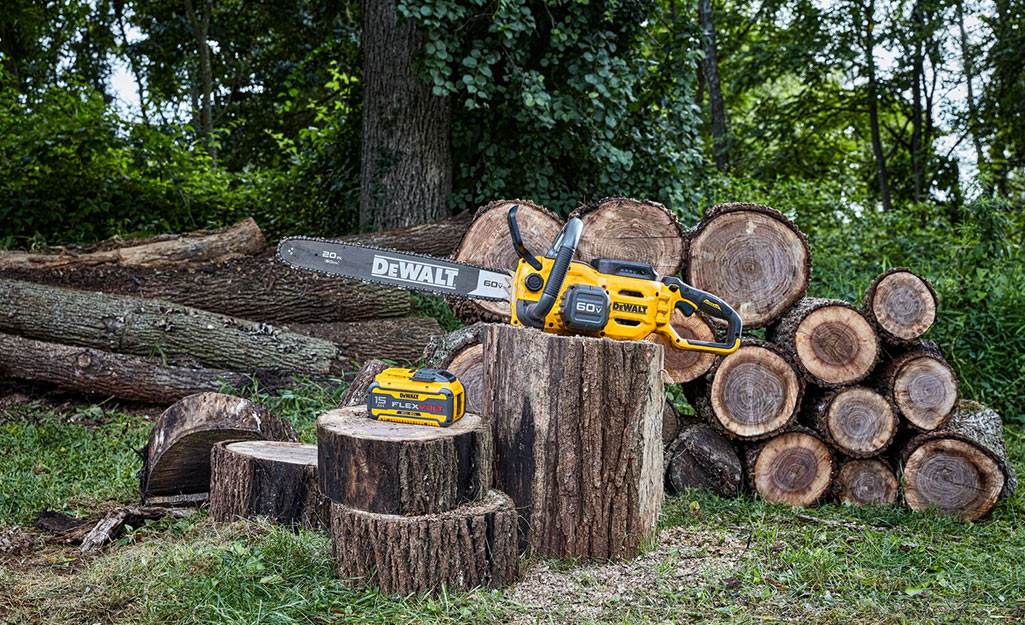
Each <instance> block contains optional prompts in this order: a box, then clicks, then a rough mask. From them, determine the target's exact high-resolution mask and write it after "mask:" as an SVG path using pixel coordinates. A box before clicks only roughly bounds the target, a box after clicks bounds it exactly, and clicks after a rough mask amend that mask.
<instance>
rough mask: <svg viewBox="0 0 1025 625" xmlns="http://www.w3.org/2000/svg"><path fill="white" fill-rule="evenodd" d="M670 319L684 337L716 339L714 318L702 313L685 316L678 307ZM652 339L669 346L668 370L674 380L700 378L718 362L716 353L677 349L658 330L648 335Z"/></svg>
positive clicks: (678, 381)
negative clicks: (713, 324)
mask: <svg viewBox="0 0 1025 625" xmlns="http://www.w3.org/2000/svg"><path fill="white" fill-rule="evenodd" d="M669 323H670V324H672V326H673V328H674V329H675V330H676V333H677V334H679V335H680V336H681V337H682V338H685V339H696V340H699V341H715V330H714V329H713V327H712V324H711V322H710V321H709V320H708V318H707V317H705V316H704V315H702V314H700V313H694V314H693V315H691V316H689V317H685V316H684V314H683V313H681V312H680V311H678V310H674V311H673V313H672V315H671V316H670V317H669ZM648 340H649V341H654V342H657V343H661V344H662V346H663V347H665V371H666V374H667V375H668V376H669V379H670V380H671V381H672V383H673V384H685V383H687V382H691V381H693V380H696V379H698V378H700V377H701V376H703V375H705V373H707V372H708V370H709V369H711V368H712V363H714V362H715V354H710V353H708V352H699V351H694V350H687V349H677V348H676V347H674V346H672V345H666V344H665V341H663V340H662V337H660V336H658V335H655V334H652V335H651V336H650V337H648Z"/></svg>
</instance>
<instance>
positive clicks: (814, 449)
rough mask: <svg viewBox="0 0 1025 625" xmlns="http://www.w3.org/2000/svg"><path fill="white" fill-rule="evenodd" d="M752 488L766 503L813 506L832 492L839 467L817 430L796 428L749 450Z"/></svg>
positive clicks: (748, 465) (747, 456)
mask: <svg viewBox="0 0 1025 625" xmlns="http://www.w3.org/2000/svg"><path fill="white" fill-rule="evenodd" d="M745 455H746V468H747V472H748V479H749V481H750V484H751V488H752V489H753V490H755V491H757V492H758V493H759V494H760V495H761V496H762V497H764V498H765V500H766V501H769V502H772V503H785V504H789V505H791V506H811V505H813V504H815V503H816V502H818V501H819V500H820V499H822V497H823V495H825V494H826V493H827V492H828V491H829V485H830V483H831V482H832V480H833V472H834V471H835V470H836V464H835V462H834V461H833V454H832V453H831V452H830V450H829V447H828V446H827V445H826V443H824V442H823V441H822V439H821V438H819V436H818V434H816V433H815V432H814V431H813V430H810V429H808V428H804V427H800V426H795V427H793V428H791V429H790V430H788V431H787V432H784V433H783V434H780V435H779V436H776V437H775V438H771V439H769V440H767V441H765V442H764V443H759V444H758V445H755V446H752V447H749V448H748V449H747V450H746V454H745Z"/></svg>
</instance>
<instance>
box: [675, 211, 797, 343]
mask: <svg viewBox="0 0 1025 625" xmlns="http://www.w3.org/2000/svg"><path fill="white" fill-rule="evenodd" d="M686 264H687V282H688V283H689V284H692V285H693V286H695V287H697V288H699V289H702V290H704V291H708V292H710V293H715V294H716V295H718V296H719V297H721V298H722V299H723V300H725V301H726V303H727V304H729V305H730V306H731V307H733V309H734V310H736V311H737V314H739V315H740V318H741V319H742V320H743V322H744V328H745V329H753V328H761V327H763V326H767V325H769V324H771V323H772V322H773V321H775V320H776V319H778V318H779V316H780V315H781V314H783V311H785V310H786V309H788V308H790V306H791V305H792V304H793V303H794V302H796V301H797V300H798V299H800V298H801V296H803V295H804V293H805V291H807V289H808V278H809V276H810V275H811V252H810V251H809V250H808V241H807V239H806V238H805V236H804V235H803V234H802V233H801V231H800V230H798V229H797V226H795V225H794V223H793V222H792V221H790V220H789V219H787V218H786V217H785V216H784V215H783V213H780V212H779V211H777V210H775V209H772V208H769V207H768V206H761V205H758V204H720V205H718V206H716V207H714V208H712V209H711V210H709V211H708V214H707V215H706V217H705V218H704V219H703V220H702V221H701V223H699V224H698V226H697V228H696V229H695V230H694V233H693V235H691V241H690V248H689V251H688V256H687V263H686Z"/></svg>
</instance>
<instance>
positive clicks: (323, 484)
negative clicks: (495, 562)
mask: <svg viewBox="0 0 1025 625" xmlns="http://www.w3.org/2000/svg"><path fill="white" fill-rule="evenodd" d="M317 448H318V449H319V460H320V461H319V471H320V491H321V492H322V493H324V495H325V496H326V497H327V498H328V499H330V500H331V501H334V502H336V503H340V504H344V505H346V506H349V507H351V508H356V509H358V510H366V511H367V512H376V513H380V514H402V515H420V514H437V513H441V512H446V511H448V510H451V509H452V508H455V507H456V506H459V505H461V504H463V503H465V502H467V501H473V500H474V499H478V498H480V497H481V496H482V495H483V494H484V492H485V491H487V489H488V487H489V486H490V485H491V459H492V445H491V430H490V429H489V428H488V425H487V424H486V423H484V422H483V421H481V418H480V417H479V416H477V415H475V414H472V413H468V414H466V415H464V416H463V418H462V419H460V420H458V421H456V422H455V423H453V424H452V425H450V426H449V427H444V428H443V427H432V426H427V425H409V424H405V423H393V422H390V421H378V420H376V419H371V418H369V417H368V416H367V409H366V406H365V405H364V406H352V407H349V408H340V409H338V410H333V411H331V412H327V413H325V414H322V415H321V416H320V417H319V418H318V419H317Z"/></svg>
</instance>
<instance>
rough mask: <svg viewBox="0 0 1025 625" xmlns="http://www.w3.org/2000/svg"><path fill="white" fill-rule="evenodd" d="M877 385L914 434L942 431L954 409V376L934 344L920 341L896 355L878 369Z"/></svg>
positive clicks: (955, 401) (955, 393)
mask: <svg viewBox="0 0 1025 625" xmlns="http://www.w3.org/2000/svg"><path fill="white" fill-rule="evenodd" d="M878 381H879V386H880V388H881V389H882V392H883V394H884V395H887V396H889V397H890V399H892V400H893V403H894V405H896V406H897V411H898V412H900V414H901V416H903V417H904V419H905V420H906V421H907V422H908V423H909V424H910V425H911V426H912V427H914V428H915V429H917V430H921V431H925V432H928V431H932V430H936V429H939V428H942V427H943V425H944V424H945V423H946V422H947V420H948V419H949V418H950V415H951V414H953V412H954V409H955V407H956V406H957V400H958V394H959V391H958V383H957V375H956V374H955V373H954V370H953V369H952V368H951V367H950V365H948V364H947V361H946V360H944V358H943V354H941V353H940V350H939V347H937V346H936V344H935V343H930V342H927V341H922V342H920V343H916V344H913V345H912V346H911V347H909V348H908V349H906V350H905V351H903V352H901V353H898V354H897V355H896V356H894V357H893V358H892V359H891V360H890V361H889V362H887V363H886V364H885V365H884V366H883V367H881V368H880V371H879V380H878Z"/></svg>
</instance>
